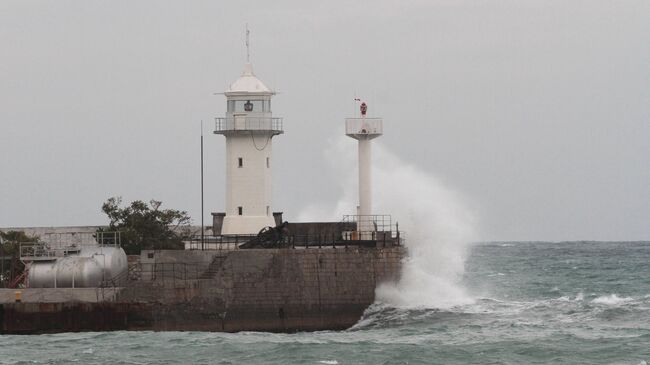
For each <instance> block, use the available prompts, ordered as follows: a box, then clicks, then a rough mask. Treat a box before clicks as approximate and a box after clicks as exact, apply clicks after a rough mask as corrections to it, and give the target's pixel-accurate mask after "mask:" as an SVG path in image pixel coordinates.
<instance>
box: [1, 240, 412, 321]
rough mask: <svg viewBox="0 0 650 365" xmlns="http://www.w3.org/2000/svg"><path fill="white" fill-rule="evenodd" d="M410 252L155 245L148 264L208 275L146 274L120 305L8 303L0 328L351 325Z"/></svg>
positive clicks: (118, 300) (395, 249) (124, 291)
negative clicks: (183, 267) (162, 248)
mask: <svg viewBox="0 0 650 365" xmlns="http://www.w3.org/2000/svg"><path fill="white" fill-rule="evenodd" d="M403 256H404V250H403V248H401V247H392V248H385V249H369V248H359V247H348V248H337V249H333V248H323V249H316V248H310V249H275V250H274V249H250V250H233V251H156V252H154V253H153V255H151V252H146V251H145V252H143V253H142V256H141V261H142V264H143V265H145V266H143V267H146V266H152V265H153V266H155V267H162V266H164V264H166V263H170V262H173V263H175V264H177V265H186V266H191V267H202V268H203V269H202V270H203V273H202V274H201V275H200V277H199V278H192V277H191V276H187V275H185V276H182V275H183V274H181V276H179V275H178V273H174V274H173V275H172V276H170V275H169V274H168V273H166V272H165V273H163V272H160V271H155V270H154V271H152V272H153V274H149V275H147V274H145V272H143V273H142V275H141V277H142V279H141V280H139V281H135V282H132V283H130V285H129V286H128V287H126V288H123V289H122V290H120V291H118V293H117V296H116V297H115V301H114V302H107V303H100V304H94V305H93V304H90V303H68V302H63V303H56V305H55V306H51V307H46V308H41V307H33V306H32V307H30V306H29V305H30V304H32V303H21V304H4V308H2V309H0V311H3V312H4V314H2V313H1V312H0V318H3V319H2V320H0V332H2V333H35V332H47V331H79V330H98V328H99V329H102V328H104V327H102V326H105V328H104V329H105V330H112V329H149V330H205V331H230V332H234V331H244V330H247V331H273V332H293V331H309V330H326V329H344V328H348V327H350V326H352V325H354V324H355V323H356V322H357V321H358V320H359V318H360V317H361V315H362V314H363V311H364V310H365V309H366V308H367V307H368V306H369V305H370V304H372V303H373V302H374V299H375V288H376V287H377V285H378V284H380V283H382V282H385V281H391V280H397V279H398V276H399V272H400V268H401V259H402V257H403ZM37 305H42V304H37ZM70 312H76V313H77V314H76V315H77V316H80V318H81V317H83V318H82V319H80V322H79V323H82V324H84V325H83V326H82V325H81V324H79V323H74V325H72V324H69V322H68V321H69V317H68V316H71V315H72V314H70ZM34 313H37V314H38V315H36V316H34ZM57 316H59V317H60V322H61V323H62V324H61V325H60V326H59V328H58V329H56V328H55V326H54V325H53V324H52V323H54V322H56V320H55V318H57ZM95 317H96V318H97V320H96V321H94V320H93V318H95ZM30 318H32V319H30ZM30 321H31V322H30ZM36 321H42V323H43V324H42V325H39V324H38V323H35V322H36ZM107 321H108V322H107ZM27 322H29V325H28V324H26V323H27ZM109 322H110V323H109ZM39 326H40V327H39ZM25 331H27V332H25Z"/></svg>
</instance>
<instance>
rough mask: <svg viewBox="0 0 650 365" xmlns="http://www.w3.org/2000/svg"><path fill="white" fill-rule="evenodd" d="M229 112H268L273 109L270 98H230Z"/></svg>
mask: <svg viewBox="0 0 650 365" xmlns="http://www.w3.org/2000/svg"><path fill="white" fill-rule="evenodd" d="M228 111H229V112H267V111H271V101H270V100H229V101H228Z"/></svg>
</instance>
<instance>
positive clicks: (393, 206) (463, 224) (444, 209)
mask: <svg viewBox="0 0 650 365" xmlns="http://www.w3.org/2000/svg"><path fill="white" fill-rule="evenodd" d="M355 149H356V145H355V143H352V141H350V140H349V139H345V138H341V139H338V140H337V141H336V142H335V143H333V144H332V146H331V147H330V149H329V150H328V151H327V154H328V156H337V157H338V158H332V159H331V160H333V161H337V165H333V166H332V168H333V169H334V170H336V176H340V177H342V178H341V179H340V180H339V181H340V182H341V184H342V187H343V188H342V191H343V196H342V198H341V199H339V201H338V202H337V204H336V206H335V207H333V209H332V211H333V212H334V214H333V215H332V217H329V218H332V219H336V217H339V218H340V217H341V216H342V215H343V214H351V213H353V211H354V207H356V205H357V189H356V187H357V176H358V175H357V166H356V161H355V159H350V158H349V156H355V155H356V153H355ZM373 149H374V151H373V153H374V159H373V170H372V172H373V199H374V207H373V210H374V212H376V213H388V214H391V215H392V217H393V219H394V220H396V221H397V222H398V223H399V228H400V230H403V231H406V246H407V248H408V251H409V257H408V258H407V259H406V260H405V262H404V265H403V270H402V273H401V278H400V280H399V281H398V282H397V283H387V284H383V285H381V286H380V287H379V288H377V293H376V294H377V300H378V301H380V302H382V303H385V304H388V305H391V306H395V307H423V308H450V307H453V306H457V305H463V304H468V303H471V302H472V301H473V299H472V297H471V296H470V295H469V294H468V293H467V291H466V290H465V289H464V288H463V286H462V285H461V283H460V281H461V279H462V276H463V272H464V265H465V258H466V257H467V254H468V248H469V245H470V242H472V241H473V240H474V239H475V237H476V235H475V229H474V226H475V217H474V214H473V212H472V210H471V209H469V208H468V204H467V202H466V201H465V199H464V198H463V197H462V196H461V194H459V193H458V192H456V191H454V190H452V189H450V188H448V187H447V186H445V185H444V184H443V183H442V182H441V181H440V180H439V179H437V178H436V177H434V176H433V175H431V174H429V173H427V172H425V171H423V170H422V169H420V168H418V167H416V166H415V165H413V164H410V163H407V162H405V161H403V160H402V159H400V158H399V157H397V156H396V155H395V154H393V153H392V152H391V151H389V150H388V149H387V148H385V147H383V146H382V145H381V144H379V143H375V144H374V145H373ZM351 187H353V188H351ZM317 209H318V208H317V207H316V206H312V207H311V208H308V209H307V210H305V211H304V212H303V214H301V215H300V218H301V219H303V220H308V219H313V217H315V216H316V214H314V213H316V212H317V211H318V210H317ZM320 209H321V210H322V206H320Z"/></svg>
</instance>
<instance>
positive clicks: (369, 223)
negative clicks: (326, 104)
mask: <svg viewBox="0 0 650 365" xmlns="http://www.w3.org/2000/svg"><path fill="white" fill-rule="evenodd" d="M360 109H361V118H347V119H346V120H345V134H346V135H347V136H348V137H352V138H354V139H356V140H357V141H359V207H358V209H357V210H358V212H357V214H358V217H357V231H358V232H359V237H360V239H372V237H373V231H375V230H376V229H375V227H376V226H375V225H376V222H375V219H374V217H373V216H372V179H371V174H370V170H371V169H370V168H371V166H372V149H371V147H372V145H371V144H370V143H371V141H372V140H373V139H375V138H377V137H379V136H381V135H382V134H383V121H382V119H381V118H366V112H367V110H368V106H367V105H366V103H365V102H364V103H361V105H360Z"/></svg>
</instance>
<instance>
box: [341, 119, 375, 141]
mask: <svg viewBox="0 0 650 365" xmlns="http://www.w3.org/2000/svg"><path fill="white" fill-rule="evenodd" d="M383 133H384V125H383V121H382V119H381V118H347V119H345V134H346V135H348V136H350V137H353V138H357V139H359V138H375V137H379V136H381V135H382V134H383Z"/></svg>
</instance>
